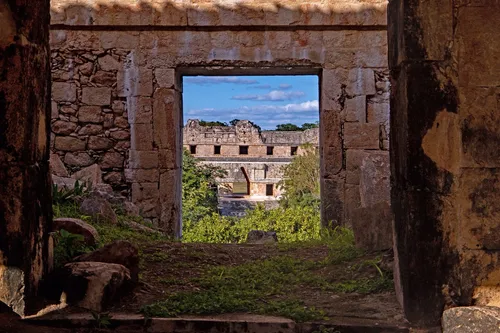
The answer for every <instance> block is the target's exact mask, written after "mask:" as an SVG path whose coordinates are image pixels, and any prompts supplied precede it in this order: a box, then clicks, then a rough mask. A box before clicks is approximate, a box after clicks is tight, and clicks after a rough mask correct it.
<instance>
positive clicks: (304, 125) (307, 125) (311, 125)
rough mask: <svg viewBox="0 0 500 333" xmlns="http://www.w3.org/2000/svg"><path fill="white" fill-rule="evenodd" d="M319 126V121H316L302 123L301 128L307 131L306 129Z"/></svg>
mask: <svg viewBox="0 0 500 333" xmlns="http://www.w3.org/2000/svg"><path fill="white" fill-rule="evenodd" d="M317 127H319V123H318V122H316V123H304V124H302V127H301V129H302V130H303V131H305V130H308V129H312V128H317Z"/></svg>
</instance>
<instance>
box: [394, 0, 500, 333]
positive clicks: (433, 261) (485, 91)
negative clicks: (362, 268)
mask: <svg viewBox="0 0 500 333" xmlns="http://www.w3.org/2000/svg"><path fill="white" fill-rule="evenodd" d="M499 10H500V2H498V1H496V0H491V1H490V0H482V1H444V0H439V1H432V2H429V1H422V0H404V1H400V0H397V1H396V0H393V1H391V2H390V9H389V22H390V25H389V38H390V45H389V46H390V48H389V51H390V55H389V59H390V66H391V80H392V82H393V85H392V86H393V95H392V97H391V104H392V105H391V106H392V116H391V133H390V136H391V160H392V165H391V171H392V177H393V178H392V180H393V184H392V204H393V209H394V212H395V220H396V223H395V231H396V238H395V249H396V259H397V260H396V268H397V269H396V272H397V274H396V276H395V278H396V286H397V289H398V291H399V298H400V300H401V302H402V304H403V307H404V310H405V314H406V317H407V318H408V319H409V320H410V321H411V322H412V323H414V324H415V325H420V326H424V327H429V326H439V321H440V317H441V313H442V311H443V309H444V308H445V307H450V306H457V305H471V304H473V303H475V304H479V305H488V304H495V302H496V301H497V300H498V299H499V296H500V293H499V285H500V266H499V254H500V251H499V250H500V238H499V237H498V235H499V234H498V230H499V224H498V223H499V221H500V209H499V202H498V199H499V195H498V193H499V190H500V185H499V184H500V172H499V167H500V154H499V148H498V147H499V146H500V110H499V96H500V90H499V88H498V87H499V86H500V58H499V55H498V50H499V49H500V40H499V39H498V34H499V33H500V15H498V12H499ZM496 304H498V303H496Z"/></svg>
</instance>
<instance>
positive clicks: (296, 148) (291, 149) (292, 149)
mask: <svg viewBox="0 0 500 333" xmlns="http://www.w3.org/2000/svg"><path fill="white" fill-rule="evenodd" d="M297 151H298V147H292V148H290V155H292V156H295V155H297Z"/></svg>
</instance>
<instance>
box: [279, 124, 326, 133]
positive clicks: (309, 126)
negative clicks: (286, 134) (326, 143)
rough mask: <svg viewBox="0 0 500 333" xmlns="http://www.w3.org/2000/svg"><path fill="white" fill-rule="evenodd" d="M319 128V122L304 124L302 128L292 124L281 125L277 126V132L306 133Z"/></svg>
mask: <svg viewBox="0 0 500 333" xmlns="http://www.w3.org/2000/svg"><path fill="white" fill-rule="evenodd" d="M317 127H319V122H316V123H304V124H302V126H297V125H295V124H292V123H286V124H279V125H276V131H305V130H308V129H312V128H317Z"/></svg>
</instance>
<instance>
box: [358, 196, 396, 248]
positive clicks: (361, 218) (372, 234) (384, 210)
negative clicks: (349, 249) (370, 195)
mask: <svg viewBox="0 0 500 333" xmlns="http://www.w3.org/2000/svg"><path fill="white" fill-rule="evenodd" d="M392 221H393V216H392V211H391V207H390V206H389V204H388V203H387V202H380V203H377V204H375V205H373V206H370V207H367V208H364V207H363V208H358V209H354V210H353V211H352V212H351V224H352V229H353V231H354V239H355V242H356V247H359V248H361V249H363V250H366V251H382V250H387V249H390V248H392V239H393V235H392Z"/></svg>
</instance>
